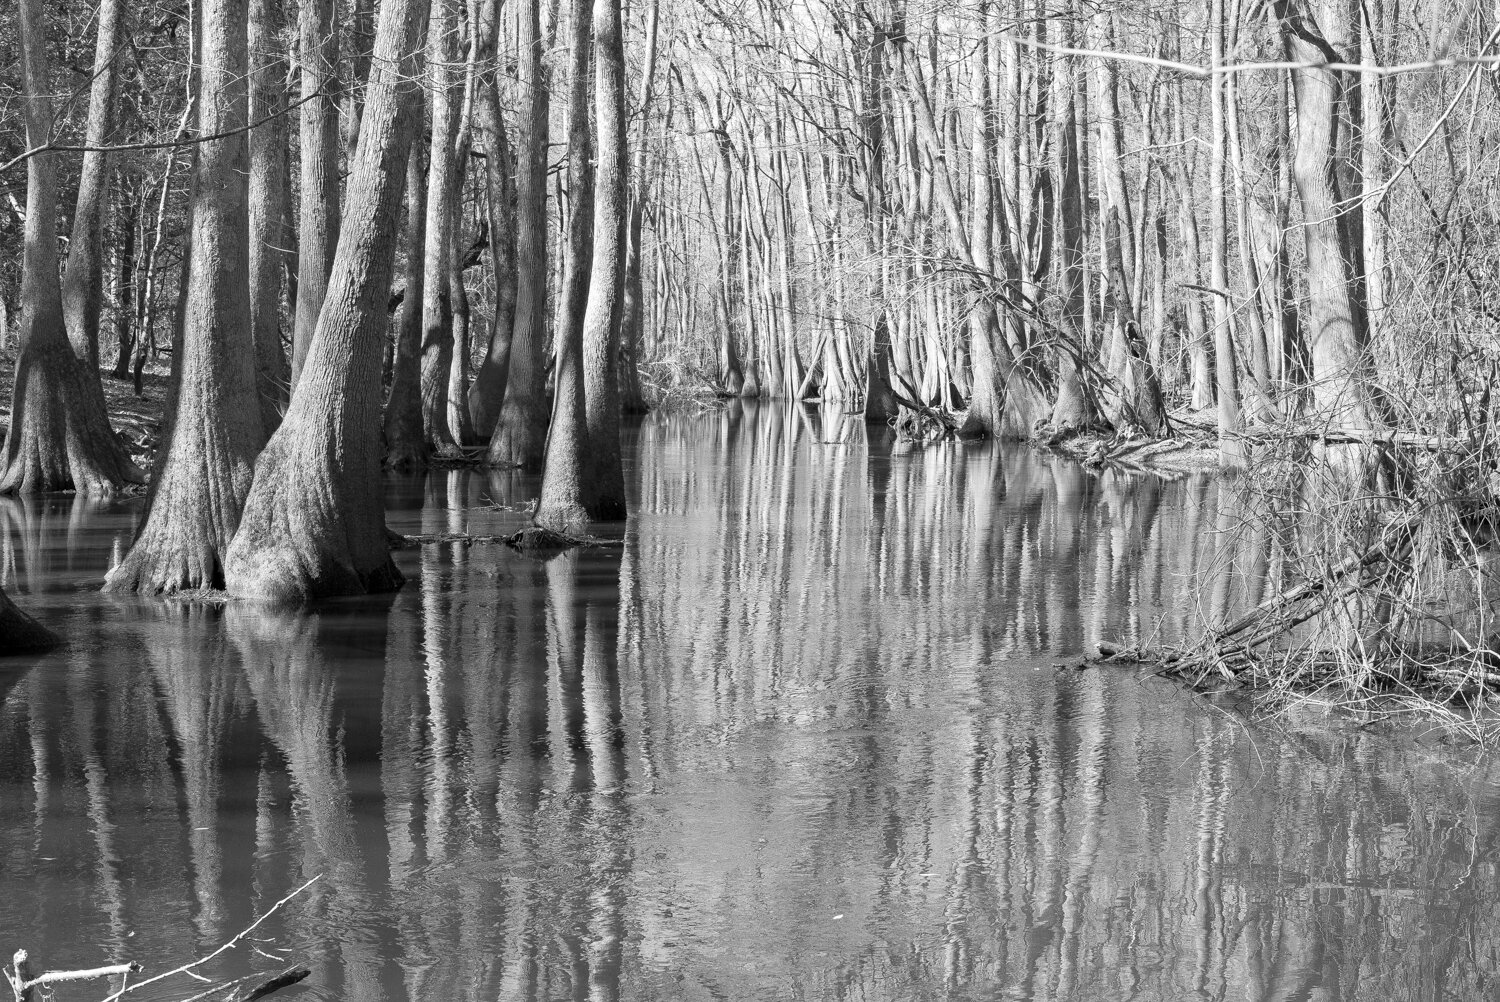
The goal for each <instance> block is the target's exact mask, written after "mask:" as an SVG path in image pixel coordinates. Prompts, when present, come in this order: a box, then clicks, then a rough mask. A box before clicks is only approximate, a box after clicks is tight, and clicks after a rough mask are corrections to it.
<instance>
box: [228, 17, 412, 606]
mask: <svg viewBox="0 0 1500 1002" xmlns="http://www.w3.org/2000/svg"><path fill="white" fill-rule="evenodd" d="M426 14H427V4H426V2H425V0H387V2H385V3H383V4H382V5H381V9H380V21H379V26H378V28H377V29H376V39H375V54H374V60H373V68H372V70H371V77H370V86H369V90H368V93H367V97H366V104H365V113H364V118H363V120H362V122H361V124H360V137H359V148H358V153H357V154H356V156H355V161H354V165H353V170H352V171H351V173H350V182H349V190H350V193H351V195H350V198H349V201H348V205H349V211H348V212H347V213H345V214H344V219H343V226H342V228H341V231H340V234H339V254H338V256H337V257H336V259H335V261H334V268H333V274H332V277H331V278H330V280H329V286H328V297H327V303H326V304H325V306H324V309H323V311H322V314H321V315H320V317H319V320H318V327H317V330H316V332H315V333H314V336H313V340H312V343H311V344H310V345H309V347H308V354H307V363H306V366H305V368H304V372H303V378H302V381H301V384H300V385H299V387H298V389H297V392H296V394H294V395H293V398H292V404H291V407H290V409H289V410H288V411H287V414H286V418H285V419H284V420H283V421H282V424H281V427H280V428H279V429H278V430H277V432H276V434H275V435H273V436H272V437H271V441H270V442H269V443H268V444H267V446H266V449H265V451H264V452H263V453H262V454H261V457H260V460H259V461H258V462H257V463H256V469H255V473H256V476H255V480H254V482H253V484H252V486H251V489H250V495H249V498H248V499H247V500H246V502H245V514H244V517H243V519H242V520H241V522H240V529H239V532H238V533H237V534H236V535H235V538H234V541H233V543H231V544H230V547H229V553H228V556H227V558H226V561H225V584H226V587H227V588H228V590H229V591H230V592H231V593H232V594H235V595H242V596H247V597H252V598H257V599H261V600H266V601H272V602H282V603H297V602H306V601H309V600H311V599H314V598H318V597H322V596H327V595H347V594H360V593H365V592H372V591H387V590H392V589H395V588H398V587H400V585H401V573H400V571H398V570H397V569H396V566H395V564H394V563H393V562H392V561H391V557H390V551H389V548H388V545H387V542H386V533H385V511H384V506H383V499H382V494H383V492H382V490H381V483H380V436H379V421H378V417H379V415H378V413H377V409H378V407H379V401H380V356H381V342H382V339H383V336H384V329H385V322H386V320H385V318H386V309H385V304H386V300H387V298H388V297H389V295H390V277H391V269H392V264H393V261H392V258H393V254H392V250H393V248H394V246H395V237H396V230H397V225H398V223H399V220H400V208H401V196H402V189H403V188H404V187H405V185H404V183H403V182H404V178H405V173H406V171H405V168H406V159H407V153H408V150H409V149H410V145H411V141H412V132H413V122H414V120H415V114H416V108H417V104H416V100H415V99H416V96H417V95H416V93H415V91H416V89H417V88H416V85H414V84H413V83H411V81H413V80H415V79H416V78H417V72H418V68H417V66H416V55H415V53H416V50H417V45H418V41H419V32H420V29H421V27H422V25H423V23H424V22H425V21H426Z"/></svg>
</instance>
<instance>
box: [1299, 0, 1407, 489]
mask: <svg viewBox="0 0 1500 1002" xmlns="http://www.w3.org/2000/svg"><path fill="white" fill-rule="evenodd" d="M1275 11H1276V15H1277V18H1278V20H1279V22H1280V26H1281V33H1282V39H1283V41H1284V42H1285V44H1286V49H1287V55H1288V57H1289V58H1291V59H1293V60H1297V61H1299V62H1324V61H1327V62H1342V61H1343V60H1342V59H1341V58H1340V57H1339V56H1338V54H1337V53H1336V52H1335V51H1334V50H1333V48H1332V47H1331V46H1330V45H1329V44H1328V42H1327V41H1326V40H1325V37H1324V35H1323V34H1321V33H1320V32H1319V30H1318V26H1317V25H1316V24H1314V23H1313V21H1312V20H1311V19H1310V18H1309V17H1308V16H1307V14H1306V12H1305V10H1304V8H1303V6H1302V4H1301V3H1300V2H1299V0H1278V2H1277V3H1276V6H1275ZM1336 29H1337V25H1333V26H1330V27H1329V29H1328V30H1329V33H1330V34H1331V33H1334V32H1335V31H1336ZM1292 83H1293V87H1294V90H1295V93H1296V99H1297V140H1296V156H1295V161H1294V164H1293V172H1294V174H1295V176H1296V182H1297V192H1298V194H1299V195H1300V196H1301V199H1302V220H1303V222H1302V233H1303V238H1304V240H1305V242H1306V254H1307V291H1308V309H1309V312H1310V314H1311V316H1310V318H1309V319H1310V327H1311V342H1312V343H1311V355H1312V373H1311V377H1312V411H1313V413H1312V414H1311V415H1309V417H1310V418H1311V419H1312V420H1313V421H1315V422H1316V423H1318V424H1320V425H1330V426H1336V427H1343V428H1377V427H1380V426H1383V425H1388V424H1390V423H1391V412H1390V403H1389V401H1388V400H1387V399H1386V398H1385V395H1384V394H1383V393H1382V391H1381V390H1380V388H1379V386H1378V384H1377V373H1376V371H1375V360H1374V358H1373V357H1372V355H1371V353H1370V341H1369V323H1368V316H1367V313H1366V310H1365V299H1364V282H1363V280H1362V276H1360V275H1359V274H1358V273H1357V272H1356V271H1355V270H1354V268H1353V266H1352V264H1351V261H1352V259H1353V257H1354V254H1353V253H1352V251H1351V248H1350V247H1349V246H1348V245H1347V244H1348V240H1349V232H1348V231H1347V230H1346V229H1345V228H1344V227H1343V226H1342V225H1341V223H1342V219H1341V214H1343V213H1358V212H1359V211H1360V209H1359V207H1358V205H1357V204H1356V205H1355V206H1353V207H1350V206H1347V205H1345V204H1344V203H1343V202H1342V192H1341V191H1340V190H1339V186H1338V179H1337V176H1336V175H1337V171H1336V165H1335V161H1336V152H1337V151H1336V144H1335V137H1336V135H1337V130H1338V122H1339V107H1338V103H1339V97H1340V87H1339V74H1338V73H1336V72H1334V71H1332V70H1327V69H1322V68H1307V69H1298V70H1294V71H1293V72H1292ZM1324 452H1325V455H1326V456H1327V458H1328V459H1329V460H1330V461H1331V462H1332V463H1333V464H1334V465H1335V466H1337V467H1342V468H1345V469H1346V470H1347V471H1348V472H1349V473H1350V474H1352V475H1354V476H1364V475H1366V474H1369V473H1371V472H1373V471H1374V469H1375V467H1376V463H1377V461H1378V460H1379V457H1380V454H1381V452H1382V450H1380V449H1378V448H1374V447H1369V446H1364V445H1341V446H1326V447H1324Z"/></svg>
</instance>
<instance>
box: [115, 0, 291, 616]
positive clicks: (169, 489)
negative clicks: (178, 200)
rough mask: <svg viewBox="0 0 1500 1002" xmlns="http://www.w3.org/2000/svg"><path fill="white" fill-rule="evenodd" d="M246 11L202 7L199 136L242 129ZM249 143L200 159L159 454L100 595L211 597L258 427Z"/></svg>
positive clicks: (242, 140)
mask: <svg viewBox="0 0 1500 1002" xmlns="http://www.w3.org/2000/svg"><path fill="white" fill-rule="evenodd" d="M245 31H246V2H245V0H207V2H206V3H205V4H204V10H203V55H202V67H201V71H200V72H201V74H202V84H201V86H202V91H201V94H202V103H201V107H200V109H199V127H200V129H201V130H202V131H203V133H204V134H206V135H213V134H217V133H220V132H234V131H235V130H237V129H242V128H243V127H244V125H245V122H246V114H247V98H246V73H245V55H246V50H245ZM248 160H249V150H248V140H247V137H246V135H245V134H244V133H243V132H240V133H239V134H238V135H232V136H230V137H229V138H226V139H219V140H215V141H213V142H208V143H204V144H202V145H201V146H200V147H199V148H198V164H197V170H196V172H195V174H194V178H193V206H192V214H191V218H192V236H191V248H192V267H191V270H190V272H189V276H190V277H189V280H188V282H189V284H188V296H187V308H186V314H185V316H184V322H183V333H182V338H181V345H180V350H179V352H178V353H177V355H176V357H174V358H173V369H174V373H173V384H174V387H175V392H174V393H173V395H172V400H171V402H170V404H169V413H168V415H167V427H168V429H169V430H168V433H167V436H166V444H165V445H164V446H163V448H164V449H165V450H166V454H165V456H164V457H163V458H161V459H159V460H158V461H157V464H156V477H155V479H154V480H153V482H152V484H151V493H150V496H149V498H148V500H147V512H146V518H145V522H144V524H143V526H142V527H141V531H140V534H139V535H138V536H137V537H136V540H135V543H134V544H133V545H132V546H131V548H130V552H129V553H127V554H126V555H125V559H124V560H122V561H121V562H120V564H119V565H118V566H116V567H115V568H114V569H113V570H111V571H110V572H109V575H108V577H107V578H106V579H105V588H106V589H107V590H109V591H137V592H144V593H147V594H158V593H164V592H165V593H170V592H177V591H184V590H189V589H194V588H216V587H220V586H222V585H223V583H224V575H223V569H222V562H223V559H224V552H225V550H226V549H227V548H228V546H229V541H230V539H231V538H232V537H233V535H234V532H235V529H236V528H237V527H238V526H239V521H240V511H241V507H242V505H243V503H244V499H245V495H246V493H247V492H248V491H249V490H250V475H251V470H252V468H253V467H254V464H255V456H256V454H257V453H258V452H259V451H260V447H261V446H262V445H263V444H264V443H265V426H264V425H263V424H262V422H261V415H260V406H259V404H258V402H257V399H256V397H257V394H256V388H255V354H254V345H253V343H252V342H251V336H250V335H251V330H250V284H249V267H250V262H249V257H250V248H249V232H250V230H249V227H250V215H249V185H248V175H249V171H248V166H249V165H248Z"/></svg>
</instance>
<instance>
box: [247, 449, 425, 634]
mask: <svg viewBox="0 0 1500 1002" xmlns="http://www.w3.org/2000/svg"><path fill="white" fill-rule="evenodd" d="M289 428H291V426H290V425H289V424H284V425H283V426H282V429H281V431H280V432H278V433H277V437H276V438H273V439H272V440H271V444H269V445H268V446H266V450H265V452H263V453H262V454H261V457H260V459H259V460H258V461H257V463H256V470H255V485H254V486H253V487H252V488H251V490H250V497H249V498H248V499H247V500H246V502H245V514H244V517H243V519H242V520H241V522H240V528H239V531H238V532H237V533H236V534H235V537H234V541H233V542H232V543H230V544H229V551H228V553H227V554H226V555H225V558H224V578H225V586H226V588H227V589H228V590H229V592H230V594H232V595H235V596H238V597H242V598H249V599H254V600H257V601H261V602H266V603H269V604H272V605H305V604H307V603H309V602H312V601H315V600H317V599H322V598H332V597H335V596H340V595H367V594H375V593H379V592H388V591H395V590H396V589H398V588H400V587H401V585H402V583H403V582H404V580H405V579H404V578H403V576H402V574H401V572H400V571H399V570H397V568H396V565H395V563H394V562H393V561H392V560H391V555H390V548H389V545H388V543H387V534H386V528H385V520H384V517H383V513H382V511H381V499H380V497H379V496H378V491H377V492H376V496H374V497H353V496H349V495H351V494H353V493H356V491H353V490H351V491H346V490H341V489H340V485H342V484H351V485H352V484H356V483H358V481H359V479H360V478H356V477H349V476H346V475H345V474H344V473H342V472H341V471H338V470H332V469H328V468H326V466H325V462H324V460H323V459H322V458H320V457H328V456H333V455H335V454H336V453H335V450H334V449H333V448H332V447H331V446H328V447H325V448H322V449H319V448H313V447H311V445H312V443H307V442H297V436H296V435H295V434H288V433H287V432H288V429H289ZM295 430H296V429H295V428H291V431H292V432H295ZM366 493H368V492H366Z"/></svg>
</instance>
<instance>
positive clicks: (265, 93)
mask: <svg viewBox="0 0 1500 1002" xmlns="http://www.w3.org/2000/svg"><path fill="white" fill-rule="evenodd" d="M282 27H283V25H282V0H251V2H250V36H249V45H250V120H251V121H252V122H259V121H261V120H262V119H268V121H266V122H265V123H264V124H263V125H261V126H259V127H257V128H255V129H252V130H251V132H250V328H251V337H252V338H253V339H254V341H255V384H256V388H257V389H258V390H259V393H260V415H261V421H262V423H263V424H264V425H265V427H266V431H267V432H271V431H275V430H276V426H277V425H278V424H280V423H281V412H282V411H283V410H284V409H285V408H286V401H287V397H288V390H289V388H290V384H291V369H290V367H289V366H288V365H287V360H286V352H285V351H284V350H283V349H282V346H281V287H282V275H283V270H284V269H285V267H286V263H287V255H288V252H289V248H290V247H291V246H292V244H293V241H295V240H296V234H295V233H294V232H293V230H292V226H291V220H290V218H289V212H288V210H289V199H288V197H287V185H286V176H287V148H286V143H287V130H286V119H285V118H284V117H283V116H282V115H281V111H282V109H283V108H284V107H285V105H286V98H285V83H286V58H285V56H284V55H283V54H282V52H281V39H280V34H281V30H282Z"/></svg>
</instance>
